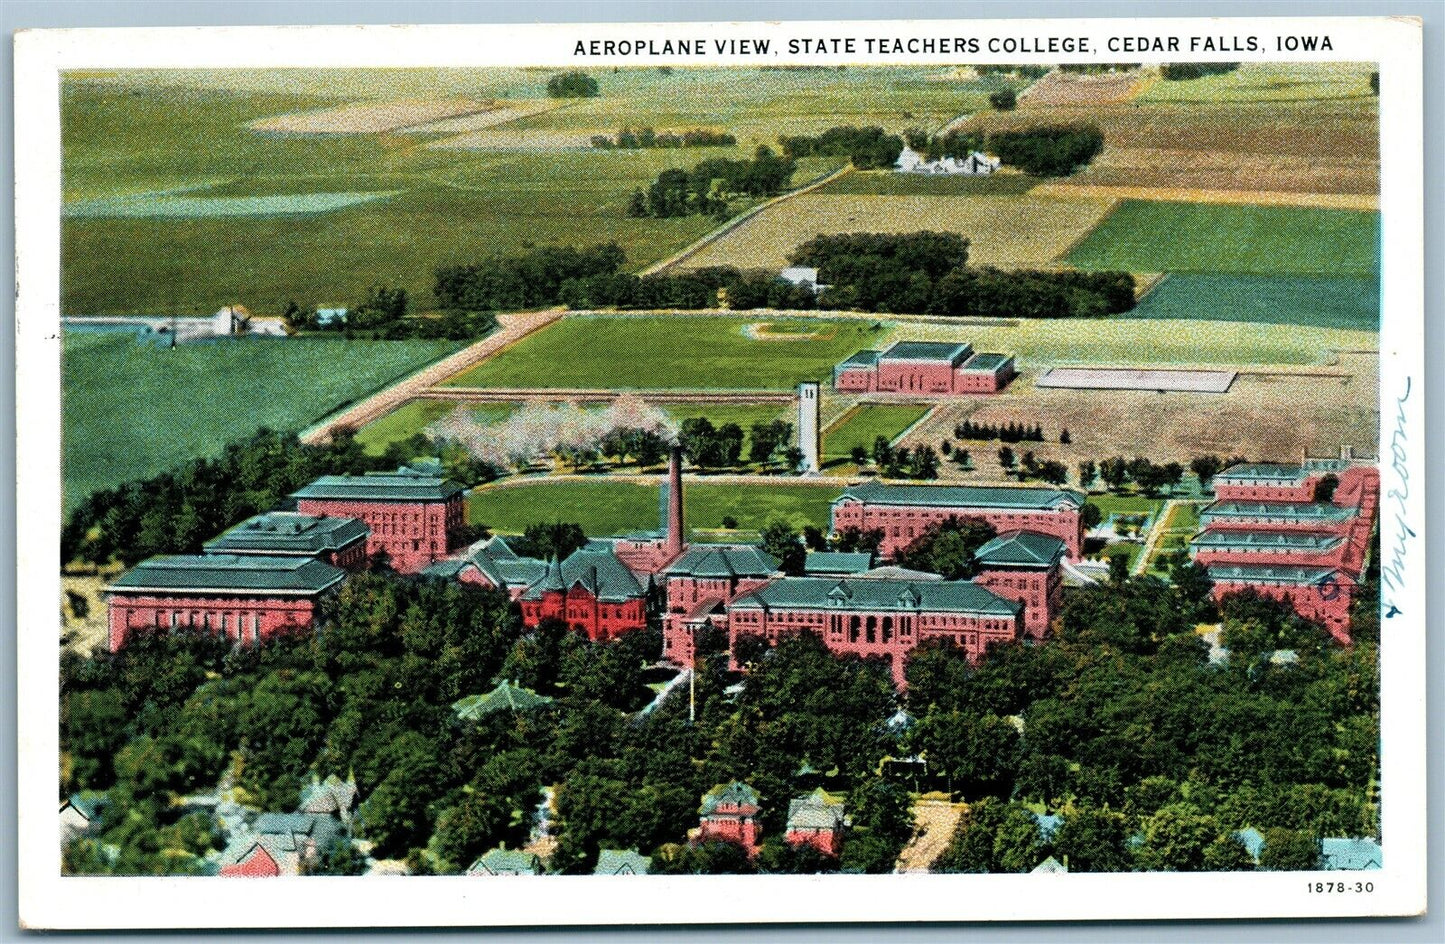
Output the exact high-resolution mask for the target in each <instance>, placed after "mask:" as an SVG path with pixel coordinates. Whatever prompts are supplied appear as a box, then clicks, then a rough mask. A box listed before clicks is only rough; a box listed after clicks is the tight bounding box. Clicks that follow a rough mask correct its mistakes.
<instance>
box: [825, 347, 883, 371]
mask: <svg viewBox="0 0 1445 944" xmlns="http://www.w3.org/2000/svg"><path fill="white" fill-rule="evenodd" d="M882 356H883V352H882V351H856V352H854V353H852V354H849V355H848V357H847V359H845V360H844V361H842V362H841V363H840V364H839V365H838V366H837V368H835V369H836V370H845V369H847V368H849V367H872V366H874V365H875V364H877V363H878V358H880V357H882Z"/></svg>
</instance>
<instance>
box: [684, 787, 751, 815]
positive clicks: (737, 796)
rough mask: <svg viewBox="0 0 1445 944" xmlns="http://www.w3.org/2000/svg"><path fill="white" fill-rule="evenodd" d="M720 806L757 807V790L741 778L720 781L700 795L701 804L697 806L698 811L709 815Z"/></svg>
mask: <svg viewBox="0 0 1445 944" xmlns="http://www.w3.org/2000/svg"><path fill="white" fill-rule="evenodd" d="M722 806H740V807H749V806H750V807H752V808H753V809H757V806H758V792H757V791H756V790H754V789H753V788H752V787H750V786H749V785H747V784H745V783H743V782H742V781H741V780H734V781H732V782H731V783H720V784H718V785H717V786H715V787H713V788H712V789H711V790H709V791H708V792H706V793H704V794H703V795H702V806H701V807H699V808H698V812H699V813H701V814H702V815H703V816H709V815H711V814H713V813H716V812H717V810H718V807H722Z"/></svg>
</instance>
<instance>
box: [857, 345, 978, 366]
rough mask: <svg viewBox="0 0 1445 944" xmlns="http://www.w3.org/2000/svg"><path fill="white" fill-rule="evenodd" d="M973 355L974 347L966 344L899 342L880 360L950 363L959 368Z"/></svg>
mask: <svg viewBox="0 0 1445 944" xmlns="http://www.w3.org/2000/svg"><path fill="white" fill-rule="evenodd" d="M972 353H973V345H972V344H969V343H967V342H966V341H965V342H958V343H950V342H946V341H899V342H898V343H896V344H894V345H893V346H892V347H890V348H889V349H888V350H886V351H884V352H883V353H882V354H881V355H880V356H879V358H878V359H879V360H888V361H948V362H949V363H950V364H952V365H953V366H955V367H957V366H958V365H959V364H961V363H963V362H964V361H965V360H967V359H968V357H969V355H970V354H972Z"/></svg>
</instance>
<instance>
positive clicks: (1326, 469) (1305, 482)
mask: <svg viewBox="0 0 1445 944" xmlns="http://www.w3.org/2000/svg"><path fill="white" fill-rule="evenodd" d="M1345 467H1346V465H1345V463H1343V462H1340V461H1337V460H1329V459H1326V460H1316V461H1313V462H1306V463H1304V464H1303V465H1285V464H1281V463H1277V462H1250V463H1242V464H1240V465H1233V466H1230V467H1229V468H1227V469H1225V470H1224V471H1223V472H1220V473H1218V474H1217V475H1215V476H1214V479H1213V482H1212V483H1211V484H1212V485H1213V488H1214V497H1215V499H1217V500H1218V501H1242V502H1251V501H1273V502H1312V501H1314V500H1315V490H1316V489H1317V488H1318V487H1319V485H1320V483H1321V482H1322V481H1323V480H1324V478H1325V476H1327V475H1332V474H1335V473H1338V472H1339V471H1341V470H1343V469H1344V468H1345Z"/></svg>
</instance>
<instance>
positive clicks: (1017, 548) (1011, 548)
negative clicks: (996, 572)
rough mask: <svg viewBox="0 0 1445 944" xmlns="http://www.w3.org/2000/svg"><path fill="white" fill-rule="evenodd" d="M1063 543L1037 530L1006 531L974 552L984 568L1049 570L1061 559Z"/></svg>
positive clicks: (1063, 549) (975, 557) (1066, 549)
mask: <svg viewBox="0 0 1445 944" xmlns="http://www.w3.org/2000/svg"><path fill="white" fill-rule="evenodd" d="M1067 551H1068V548H1067V547H1065V546H1064V542H1063V541H1060V540H1059V539H1058V538H1056V537H1053V536H1052V535H1048V534H1039V533H1038V532H1037V531H1008V532H1006V533H1004V534H1000V535H999V536H998V537H996V538H994V539H993V540H992V541H989V542H988V543H987V544H985V545H983V547H980V548H979V549H978V550H977V551H975V552H974V555H973V559H974V560H976V561H977V562H978V563H980V564H982V565H983V566H985V567H1052V566H1053V565H1054V564H1056V563H1058V562H1059V561H1060V560H1062V559H1063V557H1064V554H1065V553H1067Z"/></svg>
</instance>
